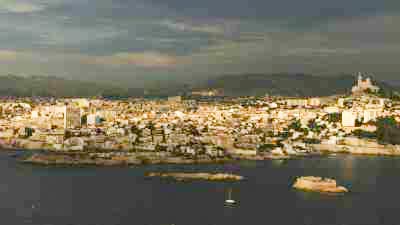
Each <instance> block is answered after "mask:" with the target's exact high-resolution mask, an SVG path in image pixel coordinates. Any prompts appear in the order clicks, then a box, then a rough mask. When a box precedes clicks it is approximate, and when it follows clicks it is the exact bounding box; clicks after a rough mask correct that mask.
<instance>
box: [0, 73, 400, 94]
mask: <svg viewBox="0 0 400 225" xmlns="http://www.w3.org/2000/svg"><path fill="white" fill-rule="evenodd" d="M354 83H355V77H354V76H351V75H339V76H314V75H306V74H272V75H264V74H244V75H224V76H219V77H216V78H212V79H209V80H207V81H205V82H202V83H198V84H191V85H179V84H176V83H174V82H169V83H165V84H157V86H148V87H143V88H129V87H120V86H116V85H112V84H107V83H98V82H90V81H78V80H67V79H62V78H58V77H47V76H33V77H21V76H13V75H8V76H0V95H1V96H54V97H78V96H81V97H89V96H99V95H101V96H113V97H128V96H137V97H143V96H160V97H162V96H171V95H183V94H185V93H186V94H187V93H190V92H191V91H193V90H209V89H219V90H221V91H222V93H223V94H224V95H226V96H261V95H265V94H269V95H280V96H303V97H306V96H328V95H336V94H345V93H349V91H350V90H351V87H352V86H353V85H354ZM375 83H376V84H377V85H378V86H380V87H382V88H383V89H384V90H385V91H398V90H400V88H399V87H397V86H392V85H389V84H387V83H385V82H383V81H376V82H375Z"/></svg>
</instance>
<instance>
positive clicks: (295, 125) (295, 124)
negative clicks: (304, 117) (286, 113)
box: [288, 120, 302, 131]
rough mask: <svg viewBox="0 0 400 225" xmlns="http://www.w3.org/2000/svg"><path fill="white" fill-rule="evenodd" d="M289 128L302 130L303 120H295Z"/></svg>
mask: <svg viewBox="0 0 400 225" xmlns="http://www.w3.org/2000/svg"><path fill="white" fill-rule="evenodd" d="M288 128H289V129H293V130H295V131H301V130H302V129H301V122H300V120H295V121H293V122H292V123H291V124H289V126H288Z"/></svg>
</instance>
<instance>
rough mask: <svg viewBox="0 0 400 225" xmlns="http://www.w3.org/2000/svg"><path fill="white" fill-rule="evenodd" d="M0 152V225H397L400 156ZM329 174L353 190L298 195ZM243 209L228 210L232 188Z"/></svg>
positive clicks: (399, 207)
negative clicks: (173, 174)
mask: <svg viewBox="0 0 400 225" xmlns="http://www.w3.org/2000/svg"><path fill="white" fill-rule="evenodd" d="M9 155H10V153H7V152H2V153H0V224H1V225H28V224H31V225H171V224H174V225H235V224H238V225H239V224H240V225H261V224H262V225H265V224H272V225H280V224H288V225H292V224H293V225H314V224H315V225H382V224H388V225H396V224H400V198H399V197H398V196H399V195H398V193H399V191H400V176H399V172H400V170H399V169H400V158H390V157H368V156H350V155H338V156H335V157H332V156H331V157H313V158H304V159H296V160H287V161H262V162H249V161H245V162H239V163H237V164H230V165H197V166H194V165H152V166H143V167H132V168H115V167H113V168H95V167H83V168H71V167H44V166H35V165H30V164H20V163H17V162H16V159H15V158H12V157H10V156H9ZM150 171H160V172H161V171H185V172H196V171H197V172H204V171H208V172H232V173H237V174H240V175H243V176H245V177H246V180H244V181H242V182H239V183H229V182H226V183H213V182H204V181H195V182H186V183H179V182H174V181H172V180H161V179H158V178H153V179H149V178H145V177H144V173H146V172H150ZM304 175H307V176H308V175H314V176H324V177H332V178H335V179H337V181H338V183H339V184H341V185H344V186H346V187H348V188H349V189H350V191H351V193H348V194H345V195H326V194H318V193H310V192H302V191H297V190H293V189H292V188H291V184H292V183H293V182H294V180H295V178H296V177H297V176H304ZM230 188H232V189H233V192H232V197H233V198H234V199H235V200H236V201H238V202H239V204H238V205H237V206H235V207H226V206H224V200H225V197H226V195H227V190H228V189H230Z"/></svg>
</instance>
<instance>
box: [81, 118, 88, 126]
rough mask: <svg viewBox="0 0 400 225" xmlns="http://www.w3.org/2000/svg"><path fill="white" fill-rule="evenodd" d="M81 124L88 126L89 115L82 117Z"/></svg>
mask: <svg viewBox="0 0 400 225" xmlns="http://www.w3.org/2000/svg"><path fill="white" fill-rule="evenodd" d="M81 124H82V126H84V125H85V126H86V125H87V115H83V116H82V117H81Z"/></svg>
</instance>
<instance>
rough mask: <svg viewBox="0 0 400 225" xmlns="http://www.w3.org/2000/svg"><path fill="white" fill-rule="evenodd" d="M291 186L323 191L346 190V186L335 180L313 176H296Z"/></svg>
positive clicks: (336, 191)
mask: <svg viewBox="0 0 400 225" xmlns="http://www.w3.org/2000/svg"><path fill="white" fill-rule="evenodd" d="M293 188H296V189H301V190H306V191H315V192H323V193H345V192H348V190H347V188H345V187H343V186H338V185H337V183H336V181H335V180H333V179H329V178H322V177H313V176H307V177H300V178H297V179H296V182H295V183H294V184H293Z"/></svg>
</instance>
